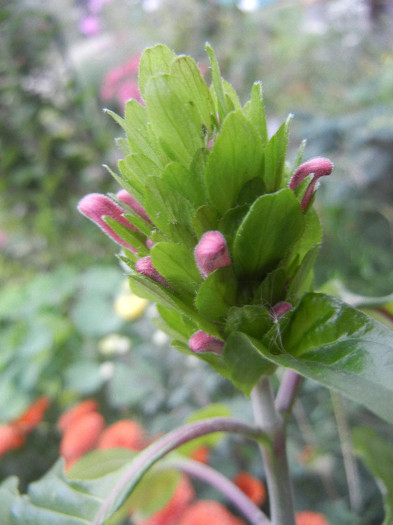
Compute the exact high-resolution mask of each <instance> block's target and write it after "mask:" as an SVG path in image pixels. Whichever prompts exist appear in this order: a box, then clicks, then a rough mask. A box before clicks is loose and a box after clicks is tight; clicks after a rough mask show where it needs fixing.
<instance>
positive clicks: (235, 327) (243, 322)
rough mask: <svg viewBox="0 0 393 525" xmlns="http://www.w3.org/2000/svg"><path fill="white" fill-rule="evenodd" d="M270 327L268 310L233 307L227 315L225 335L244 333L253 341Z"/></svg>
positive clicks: (254, 307) (251, 306) (259, 337)
mask: <svg viewBox="0 0 393 525" xmlns="http://www.w3.org/2000/svg"><path fill="white" fill-rule="evenodd" d="M271 326H272V319H271V316H270V313H269V310H268V309H267V308H265V307H264V306H257V305H246V306H241V307H239V306H233V307H232V308H230V310H229V312H228V315H227V321H226V325H225V333H226V334H230V333H231V332H244V333H245V334H247V335H249V336H251V337H254V338H255V339H261V338H262V336H263V335H264V334H265V333H266V332H267V331H268V330H269V329H270V328H271Z"/></svg>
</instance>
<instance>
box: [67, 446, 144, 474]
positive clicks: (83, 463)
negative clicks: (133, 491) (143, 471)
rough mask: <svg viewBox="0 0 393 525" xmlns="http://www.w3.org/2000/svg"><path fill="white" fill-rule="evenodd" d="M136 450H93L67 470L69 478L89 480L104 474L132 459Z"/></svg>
mask: <svg viewBox="0 0 393 525" xmlns="http://www.w3.org/2000/svg"><path fill="white" fill-rule="evenodd" d="M136 454H137V452H135V451H134V450H130V449H126V448H111V449H106V450H93V451H91V452H88V453H87V454H85V455H84V456H82V457H81V458H80V459H79V460H78V461H77V462H76V463H73V464H72V465H71V468H70V469H69V470H68V471H67V478H68V479H70V480H77V479H79V480H91V479H96V478H101V477H102V476H106V474H109V473H111V472H114V471H116V470H118V469H119V468H121V467H123V466H124V464H125V463H129V462H130V461H132V460H133V459H134V457H135V456H136Z"/></svg>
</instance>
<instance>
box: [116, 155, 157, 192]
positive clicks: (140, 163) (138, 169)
mask: <svg viewBox="0 0 393 525" xmlns="http://www.w3.org/2000/svg"><path fill="white" fill-rule="evenodd" d="M125 161H126V165H127V167H128V168H129V170H130V172H132V173H133V175H134V177H136V178H137V179H138V181H139V182H140V184H141V187H143V186H144V185H145V183H146V179H147V177H149V176H150V175H156V176H160V175H161V167H160V166H159V165H158V164H156V163H155V162H154V161H153V160H151V159H150V158H149V157H146V155H143V154H142V153H132V154H131V155H127V157H126V158H125Z"/></svg>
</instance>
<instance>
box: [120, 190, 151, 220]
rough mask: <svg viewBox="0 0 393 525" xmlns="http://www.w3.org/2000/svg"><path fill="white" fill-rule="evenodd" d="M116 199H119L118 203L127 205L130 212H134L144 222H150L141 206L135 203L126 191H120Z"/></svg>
mask: <svg viewBox="0 0 393 525" xmlns="http://www.w3.org/2000/svg"><path fill="white" fill-rule="evenodd" d="M116 197H117V198H118V199H119V201H120V202H124V204H127V206H129V207H130V208H131V209H132V210H134V211H135V212H136V213H137V214H138V215H140V216H141V217H142V219H145V221H147V222H150V223H151V221H150V219H149V217H148V216H147V213H146V211H145V209H144V207H143V206H141V205H140V204H139V202H137V201H136V200H135V199H134V197H132V195H130V194H129V193H128V191H127V190H120V191H119V192H118V193H117V195H116Z"/></svg>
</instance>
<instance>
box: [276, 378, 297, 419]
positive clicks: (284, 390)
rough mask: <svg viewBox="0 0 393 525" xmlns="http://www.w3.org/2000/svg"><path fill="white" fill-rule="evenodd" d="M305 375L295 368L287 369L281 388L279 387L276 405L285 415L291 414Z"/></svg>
mask: <svg viewBox="0 0 393 525" xmlns="http://www.w3.org/2000/svg"><path fill="white" fill-rule="evenodd" d="M302 380H303V377H302V376H301V375H299V374H298V373H297V372H295V371H294V370H286V372H285V375H284V377H283V380H282V381H281V385H280V388H279V389H278V392H277V396H276V401H275V405H276V408H277V410H278V411H279V412H280V413H281V414H282V415H283V416H284V417H287V416H289V414H290V412H291V410H292V405H293V403H294V401H295V398H296V394H297V392H298V389H299V386H300V383H301V382H302Z"/></svg>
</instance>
